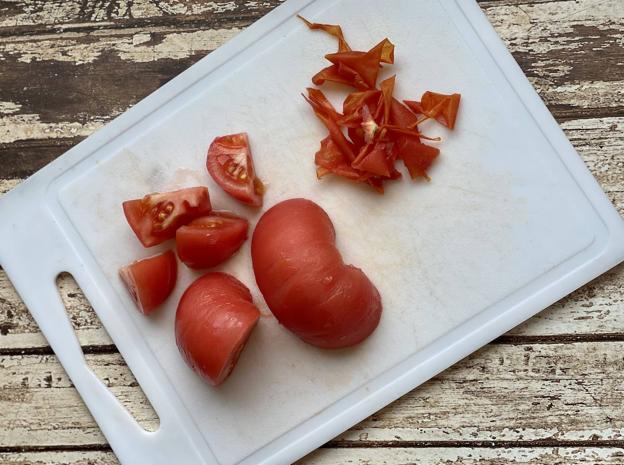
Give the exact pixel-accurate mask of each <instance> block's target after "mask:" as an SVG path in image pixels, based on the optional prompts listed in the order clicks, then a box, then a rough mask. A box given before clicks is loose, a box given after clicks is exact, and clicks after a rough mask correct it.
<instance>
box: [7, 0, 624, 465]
mask: <svg viewBox="0 0 624 465" xmlns="http://www.w3.org/2000/svg"><path fill="white" fill-rule="evenodd" d="M380 1H381V0H380ZM279 3H280V2H279V1H278V0H257V1H251V0H230V1H216V2H207V1H203V2H202V1H199V0H97V1H96V0H81V1H78V0H73V1H69V0H47V1H45V0H0V193H2V192H6V191H7V190H9V189H10V188H12V187H14V186H16V185H17V184H19V182H20V180H22V179H24V178H25V177H27V176H28V175H30V174H32V173H33V172H35V171H36V170H37V169H39V168H41V167H42V166H44V165H45V164H46V163H48V162H49V161H51V160H53V159H54V158H55V157H57V156H59V155H60V154H61V153H63V152H64V151H66V150H67V149H69V148H70V147H72V146H73V145H75V144H76V143H77V142H79V141H81V140H82V139H84V138H85V137H86V136H88V135H89V134H91V133H92V132H93V131H94V130H96V129H97V128H99V127H101V126H102V125H103V124H105V123H106V122H107V121H110V120H111V119H112V118H113V117H115V116H117V115H119V114H120V113H122V112H123V111H124V110H126V109H127V108H128V107H130V106H132V105H133V104H134V103H136V102H138V101H139V100H140V99H142V98H143V97H145V96H146V95H148V94H149V93H150V92H152V91H153V90H155V89H156V88H158V87H159V86H160V85H162V84H163V83H165V82H166V81H168V80H169V79H171V78H172V77H174V76H175V75H176V74H178V73H180V72H181V71H183V70H184V69H186V68H187V67H188V66H189V65H191V64H192V63H194V62H195V61H197V60H199V59H200V58H201V57H203V56H204V55H205V54H206V53H209V52H210V51H211V50H213V49H215V48H216V47H218V46H219V45H220V44H222V43H223V42H225V41H227V40H228V39H230V38H231V37H233V36H235V35H236V34H237V33H238V32H239V31H240V30H241V29H243V28H245V27H246V26H247V25H249V24H250V23H252V22H253V21H255V20H256V19H258V18H260V17H261V16H262V15H264V14H265V13H267V12H268V11H270V10H271V9H272V8H274V7H275V6H276V5H278V4H279ZM480 4H481V6H482V8H483V10H484V11H485V13H486V14H487V16H488V17H489V19H490V21H491V22H492V23H493V24H494V26H495V27H496V29H497V31H498V33H499V34H500V35H501V36H502V37H503V39H504V40H505V42H506V43H507V45H508V46H509V48H510V49H511V51H512V52H513V54H514V56H515V58H516V59H517V60H518V62H519V63H520V66H522V68H523V69H524V71H525V72H526V74H527V75H528V76H529V78H530V79H531V81H532V82H533V84H534V85H535V86H536V88H537V89H538V91H539V93H540V94H541V96H542V98H543V99H544V100H545V101H546V103H547V104H548V106H549V108H550V110H551V111H552V112H553V114H554V115H555V117H556V118H557V120H558V121H559V122H560V124H561V126H562V127H563V129H564V130H565V132H566V133H567V135H568V137H569V138H570V139H571V140H572V142H573V144H574V145H575V146H576V148H577V149H578V151H579V152H580V154H581V155H582V156H583V158H584V160H585V162H586V163H587V165H588V166H589V168H590V169H591V170H592V172H593V174H594V175H595V176H596V177H597V178H598V180H599V181H600V183H601V185H602V187H603V188H604V189H605V191H606V192H607V193H608V195H609V197H610V199H611V200H612V202H613V203H614V204H615V205H616V206H617V208H618V209H619V211H620V212H623V211H624V177H623V175H624V134H623V132H622V130H623V129H624V1H623V0H606V1H600V0H576V1H571V0H568V1H564V0H492V1H482V2H481V3H480ZM1 221H2V220H1V219H0V227H2V223H1ZM8 246H10V245H9V244H0V247H8ZM59 286H60V290H61V293H62V296H63V298H64V300H65V302H66V304H67V307H68V312H69V314H70V316H71V320H72V321H73V323H74V326H75V329H76V332H77V334H78V337H79V339H80V341H81V343H82V345H83V349H84V352H85V354H86V358H87V360H88V362H89V364H90V366H91V367H92V368H93V370H94V371H95V372H96V373H97V374H98V375H99V376H100V377H101V379H102V380H103V381H104V382H105V383H106V384H107V385H108V386H109V388H110V389H111V391H113V392H114V393H115V394H116V395H117V396H118V397H119V399H121V401H122V402H123V404H124V405H126V406H127V408H128V410H129V411H130V412H132V414H134V415H135V416H136V418H137V419H138V421H139V422H140V423H141V424H142V425H144V426H145V427H146V428H147V429H154V428H156V427H157V425H158V420H157V417H156V416H155V414H154V412H153V411H152V409H151V407H150V405H149V403H148V402H147V400H146V399H145V397H144V396H143V394H142V392H141V390H140V388H138V386H137V384H136V382H135V380H134V379H133V376H132V374H131V373H130V371H129V370H128V369H127V367H126V366H125V364H124V361H123V359H122V357H121V356H120V354H119V353H118V352H117V350H116V348H115V346H114V344H113V343H112V342H111V340H110V339H109V337H108V336H107V334H106V332H105V331H104V329H103V328H102V327H101V325H100V323H99V321H98V319H97V317H96V316H95V315H94V313H93V312H92V311H91V310H90V308H89V305H88V303H87V302H86V301H85V299H84V298H83V297H82V295H81V293H80V290H79V289H78V288H77V286H76V285H75V283H74V282H73V281H72V280H71V278H70V277H68V276H62V277H61V278H60V279H59ZM0 463H3V464H13V465H16V464H21V465H24V464H31V463H37V464H68V465H78V464H80V465H86V464H92V465H103V464H107V465H108V464H115V463H117V461H116V459H115V456H114V454H113V453H112V452H111V450H110V448H109V447H108V445H107V444H106V441H105V439H104V437H103V436H102V434H101V433H100V431H99V429H98V427H97V425H96V424H95V422H94V421H93V419H92V418H91V416H90V415H89V413H88V412H87V410H86V408H85V407H84V405H83V404H82V402H81V400H80V398H79V396H78V395H77V393H76V391H75V390H74V388H73V387H72V384H71V382H70V381H69V379H68V378H67V375H66V374H65V373H64V371H63V369H62V368H61V366H60V365H59V363H58V362H57V360H56V358H55V356H54V354H53V353H52V351H51V350H50V348H49V346H48V345H47V343H46V341H45V339H44V338H43V336H42V335H41V334H40V332H39V331H38V329H37V326H36V324H35V323H34V322H33V321H32V319H31V318H30V316H29V314H28V312H27V310H26V309H25V308H24V306H23V304H22V303H21V302H20V300H19V298H18V297H17V296H16V295H15V293H14V291H13V290H12V287H11V285H10V283H9V282H8V281H7V278H6V276H5V275H4V274H3V273H2V271H1V270H0ZM301 463H302V464H309V465H313V464H314V465H320V464H324V465H328V464H346V463H351V464H353V463H357V464H388V465H390V464H392V465H398V464H407V463H418V464H421V465H426V464H434V463H445V464H459V463H461V464H465V465H466V464H477V463H478V464H498V465H503V464H508V463H527V464H528V463H531V464H543V465H548V464H579V463H591V464H600V465H602V464H616V463H617V464H623V463H624V267H622V266H620V267H617V268H616V269H614V270H612V271H610V272H609V273H607V274H606V275H604V276H602V277H601V278H599V279H597V280H595V281H594V282H592V283H590V284H588V285H587V286H585V287H583V288H582V289H580V290H578V291H577V292H575V293H574V294H572V295H571V296H569V297H567V298H565V299H563V300H562V301H561V302H559V303H557V304H555V305H553V306H552V307H551V308H549V309H547V310H545V311H544V312H542V313H541V314H540V315H538V316H537V317H535V318H533V319H532V320H530V321H529V322H527V323H526V324H524V325H522V326H520V327H518V328H516V329H514V330H513V331H511V332H510V333H509V334H507V335H505V336H503V337H501V338H499V339H498V340H497V341H495V342H494V343H492V344H490V345H489V346H487V347H485V348H484V349H482V350H481V351H479V352H478V353H476V354H474V355H473V356H471V357H469V358H468V359H466V360H464V361H463V362H461V363H459V364H458V365H457V366H455V367H453V368H451V369H449V370H447V371H446V372H444V373H443V374H441V375H440V376H438V377H436V378H435V379H433V380H432V381H430V382H428V383H426V384H425V385H424V386H422V387H420V388H418V389H416V390H414V391H413V392H411V393H410V394H408V395H406V396H405V397H403V398H402V399H400V400H398V401H397V402H395V403H394V404H392V405H391V406H389V407H387V408H385V409H383V410H382V411H381V412H378V413H376V414H375V415H373V416H371V417H370V418H368V419H367V420H365V421H363V422H362V423H361V424H359V425H357V426H356V427H354V428H352V429H351V430H350V431H348V432H346V433H344V434H343V435H341V436H340V437H338V438H336V439H334V440H333V441H331V442H330V443H328V444H327V445H325V446H324V447H323V448H321V449H320V450H318V451H317V452H314V453H313V454H311V455H310V456H308V457H307V458H305V459H304V460H302V461H301Z"/></svg>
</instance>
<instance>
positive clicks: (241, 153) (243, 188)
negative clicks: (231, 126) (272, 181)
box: [206, 132, 264, 207]
mask: <svg viewBox="0 0 624 465" xmlns="http://www.w3.org/2000/svg"><path fill="white" fill-rule="evenodd" d="M206 168H207V169H208V173H209V174H210V176H212V179H214V180H215V182H216V183H217V184H218V185H219V187H221V188H222V189H223V190H224V191H225V192H227V193H228V194H229V195H231V196H232V197H234V198H235V199H236V200H238V201H239V202H242V203H244V204H247V205H250V206H252V207H260V206H262V196H263V194H264V185H263V184H262V181H260V179H258V177H257V176H256V171H255V169H254V164H253V158H252V156H251V148H250V147H249V138H248V137H247V134H246V133H244V132H242V133H239V134H229V135H227V136H220V137H217V138H215V139H214V140H213V141H212V143H211V144H210V147H209V148H208V155H207V157H206Z"/></svg>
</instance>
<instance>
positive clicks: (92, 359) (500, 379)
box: [0, 342, 624, 447]
mask: <svg viewBox="0 0 624 465" xmlns="http://www.w3.org/2000/svg"><path fill="white" fill-rule="evenodd" d="M86 358H87V361H88V363H89V365H90V366H91V367H92V369H93V370H94V372H95V373H96V374H97V375H98V376H99V377H100V379H102V380H103V381H104V383H105V384H106V385H107V386H108V387H109V389H111V391H112V392H114V393H115V395H117V397H118V398H119V399H120V400H121V402H122V403H123V404H124V405H126V406H127V408H128V409H129V410H130V411H131V412H132V413H133V414H134V415H135V416H137V417H138V419H139V420H140V421H141V422H143V423H144V424H147V425H152V426H153V424H154V422H155V421H156V418H155V414H154V413H153V411H152V410H151V408H150V407H149V404H147V402H146V400H145V398H144V397H142V396H141V395H140V391H138V388H137V386H136V381H135V380H134V378H133V376H132V374H131V373H130V371H129V370H128V368H127V367H126V366H125V364H124V362H123V359H122V358H121V356H120V355H119V354H98V355H87V356H86ZM207 389H209V387H207ZM623 398H624V342H617V343H615V342H610V343H578V344H524V345H491V346H488V347H486V348H484V349H482V350H480V351H479V352H477V353H475V354H474V355H472V356H470V357H468V358H467V359H465V360H464V361H462V362H460V363H459V364H457V365H456V366H454V367H452V368H450V369H449V370H447V371H446V372H444V373H443V374H442V375H440V376H438V377H436V378H434V379H433V380H431V381H429V382H427V383H425V384H424V385H423V386H422V387H420V388H417V389H416V390H414V391H413V392H411V393H409V394H407V395H406V396H404V397H403V398H401V399H400V400H398V401H396V402H395V403H393V404H391V405H390V406H388V407H386V408H385V409H383V410H381V411H380V412H378V413H376V414H374V415H373V416H371V417H370V418H368V419H367V420H365V421H363V422H362V423H360V424H359V425H357V426H356V427H354V428H353V429H351V430H350V431H348V432H346V433H344V434H343V435H342V436H340V437H339V438H337V439H336V440H334V441H332V443H331V444H333V445H342V446H345V445H347V444H349V445H350V446H357V445H358V444H360V443H361V445H362V446H363V447H366V444H367V443H369V442H380V441H381V442H383V441H447V442H449V441H451V442H452V441H534V440H543V439H550V440H568V441H583V440H585V441H589V440H591V441H594V442H595V441H599V440H603V441H604V440H611V441H613V440H623V439H624V409H622V399H623ZM0 411H2V412H4V414H3V415H2V416H1V417H0V431H1V432H2V443H1V444H0V445H2V446H10V447H17V446H22V445H28V444H39V445H53V444H63V445H72V446H80V445H86V444H105V440H104V438H103V436H102V435H101V433H100V432H99V430H98V428H97V425H96V424H95V422H94V420H93V419H92V418H91V416H90V415H89V413H88V412H87V410H86V408H85V407H84V405H83V404H82V402H81V401H80V397H79V396H78V393H77V392H76V391H75V389H74V388H73V387H72V385H71V382H70V381H69V379H68V378H67V375H66V374H65V373H64V371H63V369H62V367H61V366H60V364H59V363H58V361H57V360H56V358H55V357H54V356H53V355H27V356H17V355H13V356H4V357H1V358H0Z"/></svg>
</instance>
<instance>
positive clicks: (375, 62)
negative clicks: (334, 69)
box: [325, 39, 394, 89]
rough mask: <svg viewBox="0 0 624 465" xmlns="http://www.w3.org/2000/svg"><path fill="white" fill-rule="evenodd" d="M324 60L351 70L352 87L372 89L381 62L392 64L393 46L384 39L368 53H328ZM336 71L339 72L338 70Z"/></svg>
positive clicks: (375, 82)
mask: <svg viewBox="0 0 624 465" xmlns="http://www.w3.org/2000/svg"><path fill="white" fill-rule="evenodd" d="M325 58H327V59H328V60H329V61H331V62H332V63H333V64H334V65H337V66H340V65H342V66H345V67H347V69H349V70H352V71H353V72H354V73H355V75H354V76H353V78H354V79H353V82H352V83H351V85H353V86H354V87H356V88H368V89H374V88H375V86H376V84H377V76H378V75H379V69H380V66H379V65H380V64H381V63H382V62H383V63H393V62H394V45H393V44H392V43H391V42H390V41H389V40H388V39H384V40H382V41H381V42H379V43H378V44H377V45H375V46H374V47H373V48H372V49H370V50H369V51H368V52H352V51H347V52H337V53H329V54H327V55H325ZM338 71H339V72H340V69H338ZM341 74H344V73H341ZM362 83H363V84H362Z"/></svg>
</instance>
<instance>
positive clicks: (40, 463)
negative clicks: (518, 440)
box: [0, 447, 624, 465]
mask: <svg viewBox="0 0 624 465" xmlns="http://www.w3.org/2000/svg"><path fill="white" fill-rule="evenodd" d="M623 457H624V452H623V451H622V449H618V448H591V447H590V448H577V447H557V448H554V447H544V448H517V449H487V448H485V449H484V448H469V447H462V448H400V449H393V448H377V449H331V448H323V449H319V450H318V451H316V452H314V453H312V454H310V455H308V456H307V457H305V458H304V459H301V460H300V461H298V462H297V465H372V464H375V465H407V464H416V463H417V464H418V465H439V464H445V465H511V464H514V465H563V464H575V465H581V464H592V465H620V464H621V463H622V459H623ZM0 462H1V463H3V464H4V465H118V464H119V462H118V461H117V459H116V458H115V456H114V454H113V453H112V452H92V451H84V452H83V451H80V452H62V451H61V452H22V453H5V454H0Z"/></svg>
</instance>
